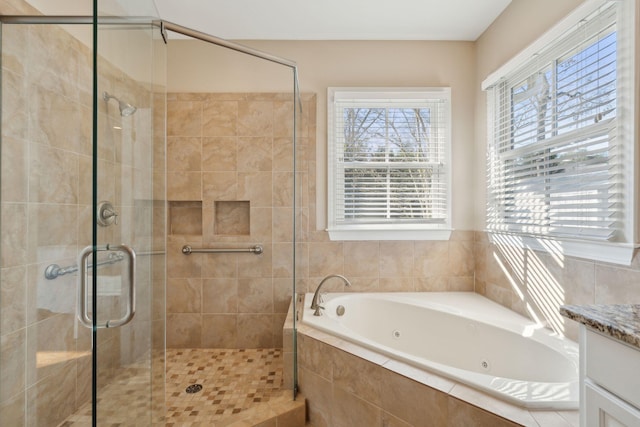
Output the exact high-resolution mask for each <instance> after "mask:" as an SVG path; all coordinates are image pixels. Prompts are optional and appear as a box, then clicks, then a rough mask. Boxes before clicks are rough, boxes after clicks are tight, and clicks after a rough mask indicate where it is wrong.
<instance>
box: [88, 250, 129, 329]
mask: <svg viewBox="0 0 640 427" xmlns="http://www.w3.org/2000/svg"><path fill="white" fill-rule="evenodd" d="M94 250H95V251H119V252H123V253H124V254H125V255H123V256H122V258H124V257H125V256H127V257H128V258H129V274H128V276H129V295H128V298H127V303H126V312H125V315H124V316H123V317H121V318H120V319H115V320H107V322H106V323H104V324H102V325H98V324H96V325H95V326H96V328H116V327H118V326H122V325H126V324H127V323H129V322H130V321H131V319H133V316H134V315H135V313H136V292H135V279H136V252H135V251H134V250H133V248H132V247H130V246H127V245H125V244H121V245H110V244H107V245H104V246H87V247H86V248H84V249H83V250H82V251H81V252H80V255H78V266H79V271H80V273H79V274H78V293H79V295H78V319H79V320H80V323H82V324H83V325H84V326H86V327H87V328H93V319H91V317H89V311H88V309H87V305H88V304H87V297H88V294H89V292H88V289H87V270H88V268H89V266H88V265H87V263H86V260H87V258H88V257H89V255H91V254H93V252H94Z"/></svg>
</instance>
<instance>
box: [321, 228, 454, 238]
mask: <svg viewBox="0 0 640 427" xmlns="http://www.w3.org/2000/svg"><path fill="white" fill-rule="evenodd" d="M451 231H452V230H451V229H437V230H434V229H431V230H425V229H401V230H390V229H380V230H372V229H367V230H357V229H350V230H337V229H328V230H327V232H328V233H329V238H330V239H331V240H449V237H450V236H451Z"/></svg>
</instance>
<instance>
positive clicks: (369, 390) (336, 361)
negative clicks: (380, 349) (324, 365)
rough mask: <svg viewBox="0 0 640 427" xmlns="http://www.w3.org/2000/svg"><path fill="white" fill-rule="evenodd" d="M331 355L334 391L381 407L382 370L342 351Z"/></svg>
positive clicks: (333, 352) (336, 351) (335, 351)
mask: <svg viewBox="0 0 640 427" xmlns="http://www.w3.org/2000/svg"><path fill="white" fill-rule="evenodd" d="M305 343H306V342H305ZM331 353H332V354H333V358H332V360H331V363H332V364H333V384H334V391H335V389H336V388H340V389H342V390H344V391H346V392H348V393H351V394H355V395H356V396H358V397H359V398H360V399H363V400H366V401H367V402H369V403H371V404H373V405H376V406H381V405H382V400H381V397H380V395H381V389H382V387H385V385H384V384H383V383H382V379H383V377H382V370H383V369H384V368H381V367H380V366H378V365H376V364H373V363H371V362H368V361H366V360H364V359H361V358H359V357H356V356H354V355H352V354H350V353H346V352H344V351H340V350H334V351H332V352H331ZM371 425H374V424H371Z"/></svg>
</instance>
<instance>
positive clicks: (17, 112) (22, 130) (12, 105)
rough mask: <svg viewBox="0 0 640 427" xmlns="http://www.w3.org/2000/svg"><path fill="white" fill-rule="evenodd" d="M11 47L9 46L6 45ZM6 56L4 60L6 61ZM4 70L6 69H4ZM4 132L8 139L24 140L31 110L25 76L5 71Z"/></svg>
mask: <svg viewBox="0 0 640 427" xmlns="http://www.w3.org/2000/svg"><path fill="white" fill-rule="evenodd" d="M6 45H7V46H9V44H8V43H7V44H6ZM4 58H5V55H3V57H2V59H3V60H4ZM3 68H4V67H3ZM2 76H3V79H2V101H3V111H2V112H3V114H2V132H3V135H6V136H7V137H12V138H17V139H19V140H24V139H26V138H27V132H28V130H29V127H28V125H27V123H28V119H29V109H27V102H26V100H27V99H29V98H28V95H27V94H28V93H29V92H30V90H29V89H28V88H27V85H26V83H25V82H26V79H25V77H24V75H22V74H17V73H14V72H10V71H6V70H3V72H2Z"/></svg>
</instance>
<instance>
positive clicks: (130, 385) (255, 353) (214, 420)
mask: <svg viewBox="0 0 640 427" xmlns="http://www.w3.org/2000/svg"><path fill="white" fill-rule="evenodd" d="M166 358H167V365H166V366H167V375H166V390H165V395H166V402H167V411H166V426H167V427H178V426H180V427H197V426H226V425H230V424H233V423H234V422H236V421H239V420H242V419H243V418H245V417H246V418H250V417H256V416H257V417H259V416H260V414H259V413H260V412H265V413H268V412H269V411H272V409H270V408H269V405H262V404H263V403H267V402H268V403H269V404H270V405H278V404H285V405H286V404H288V403H289V402H290V401H291V391H290V390H282V388H281V386H282V350H280V349H167V351H166ZM147 376H148V372H147V371H146V370H144V369H140V368H139V367H135V366H132V367H130V368H127V369H126V370H123V371H122V374H121V375H120V376H119V377H117V378H115V379H114V380H113V381H112V382H111V384H110V385H109V386H107V387H105V389H104V390H103V391H102V395H101V400H100V403H99V408H100V409H99V410H100V412H101V417H102V419H103V420H107V422H108V425H110V426H134V425H138V423H137V422H136V421H134V420H140V421H141V422H142V420H145V419H146V417H145V414H146V413H147V412H146V411H147V410H148V391H149V387H148V385H149V384H148V382H149V381H148V378H147ZM193 384H200V385H202V389H201V390H200V391H199V392H197V393H187V391H186V389H187V387H188V386H190V385H193ZM123 399H125V401H126V407H127V408H132V409H133V410H134V413H131V412H124V413H123V411H122V408H123V406H125V405H124V401H123ZM132 402H133V404H132ZM138 402H139V403H140V404H138ZM136 408H140V409H139V410H136ZM138 412H140V413H138ZM147 422H148V421H147ZM144 424H145V422H143V423H142V424H140V425H144ZM90 425H91V406H90V405H85V406H84V407H83V408H81V409H80V410H79V411H78V412H77V413H76V414H74V415H72V416H71V417H69V418H68V419H67V420H66V421H64V422H63V423H61V424H60V427H85V426H90ZM242 425H245V424H242Z"/></svg>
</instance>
